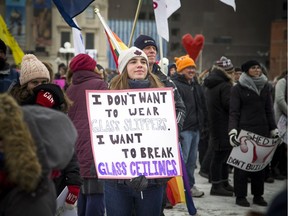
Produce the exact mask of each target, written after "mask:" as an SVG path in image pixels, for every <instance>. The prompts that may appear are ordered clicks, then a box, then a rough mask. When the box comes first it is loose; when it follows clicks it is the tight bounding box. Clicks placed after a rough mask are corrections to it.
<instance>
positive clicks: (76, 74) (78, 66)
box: [66, 54, 108, 216]
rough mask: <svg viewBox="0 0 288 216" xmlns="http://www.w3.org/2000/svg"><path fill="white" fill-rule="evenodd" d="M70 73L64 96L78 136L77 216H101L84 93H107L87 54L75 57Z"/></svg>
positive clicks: (100, 195)
mask: <svg viewBox="0 0 288 216" xmlns="http://www.w3.org/2000/svg"><path fill="white" fill-rule="evenodd" d="M69 73H70V74H68V77H71V80H72V83H71V84H70V85H69V87H68V88H67V90H66V93H67V96H68V97H69V98H70V99H71V100H72V101H73V105H72V106H71V108H70V109H69V111H68V116H69V117H70V118H71V120H72V122H73V123H74V125H75V127H76V128H77V131H78V134H79V137H78V140H77V142H76V146H75V150H76V155H77V158H78V161H79V165H80V174H81V177H82V178H83V185H82V186H81V188H80V195H79V198H78V202H77V207H78V215H79V216H92V215H93V216H104V214H105V206H104V194H103V184H102V182H101V181H99V180H98V177H97V174H96V169H95V165H94V159H93V153H92V146H91V137H90V129H89V121H88V113H87V106H86V96H85V91H86V90H106V89H108V85H107V83H106V82H105V81H104V80H103V74H102V73H100V72H99V70H98V69H97V63H96V61H95V60H94V59H92V58H91V57H90V56H89V55H87V54H78V55H76V56H75V57H74V58H73V59H72V60H71V61H70V64H69Z"/></svg>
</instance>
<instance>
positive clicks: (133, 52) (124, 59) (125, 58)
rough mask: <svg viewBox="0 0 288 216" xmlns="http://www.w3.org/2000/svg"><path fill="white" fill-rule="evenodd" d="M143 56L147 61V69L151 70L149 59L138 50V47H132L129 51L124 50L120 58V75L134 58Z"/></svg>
mask: <svg viewBox="0 0 288 216" xmlns="http://www.w3.org/2000/svg"><path fill="white" fill-rule="evenodd" d="M139 56H142V57H144V58H145V59H146V61H147V67H148V68H149V63H148V58H147V56H146V54H145V53H144V52H143V51H142V50H140V49H138V48H137V47H134V46H132V47H130V48H129V49H126V50H123V51H122V52H120V55H119V58H118V70H119V73H122V72H123V70H124V68H125V67H126V65H127V64H128V62H129V61H130V60H131V59H132V58H133V57H139Z"/></svg>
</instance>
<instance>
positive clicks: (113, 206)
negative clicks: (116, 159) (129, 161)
mask: <svg viewBox="0 0 288 216" xmlns="http://www.w3.org/2000/svg"><path fill="white" fill-rule="evenodd" d="M163 190H164V186H163V185H153V186H149V185H148V187H147V188H146V189H145V190H143V191H142V197H141V192H136V191H133V190H132V189H131V188H129V187H128V186H127V185H126V184H120V183H117V180H115V182H105V185H104V193H105V203H106V212H107V216H124V215H125V216H131V215H132V212H134V215H137V216H147V215H149V216H159V215H160V213H161V207H162V199H163Z"/></svg>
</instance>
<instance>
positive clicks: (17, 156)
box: [0, 94, 77, 216]
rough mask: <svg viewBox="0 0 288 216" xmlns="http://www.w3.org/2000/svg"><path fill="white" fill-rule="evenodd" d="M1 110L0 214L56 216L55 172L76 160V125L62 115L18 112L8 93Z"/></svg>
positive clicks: (48, 111) (28, 108) (33, 110)
mask: <svg viewBox="0 0 288 216" xmlns="http://www.w3.org/2000/svg"><path fill="white" fill-rule="evenodd" d="M0 109H1V112H0V125H1V130H0V155H1V157H0V158H1V159H0V215H3V216H18V215H23V216H34V215H35V216H38V215H43V216H55V214H56V192H55V186H54V184H53V181H52V179H51V173H52V172H53V171H54V170H60V169H63V168H64V167H66V166H67V164H68V163H69V161H70V159H71V157H72V155H73V152H74V144H75V142H76V139H77V131H76V129H75V127H74V125H73V124H72V122H71V120H70V119H69V118H68V117H67V116H66V115H65V114H63V113H61V112H58V111H54V110H52V109H47V108H44V107H40V106H28V105H27V106H23V107H20V106H19V105H18V104H17V102H16V101H15V99H14V98H13V97H11V96H10V95H8V94H0ZM63 128H65V130H63ZM59 132H60V133H59ZM56 143H57V145H56Z"/></svg>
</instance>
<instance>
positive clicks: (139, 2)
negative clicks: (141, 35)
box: [128, 0, 142, 47]
mask: <svg viewBox="0 0 288 216" xmlns="http://www.w3.org/2000/svg"><path fill="white" fill-rule="evenodd" d="M141 5H142V0H139V1H138V6H137V10H136V14H135V18H134V22H133V26H132V30H131V34H130V39H129V43H128V47H130V46H131V44H132V38H133V35H134V31H135V26H136V23H137V20H138V16H139V12H140V8H141Z"/></svg>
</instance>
